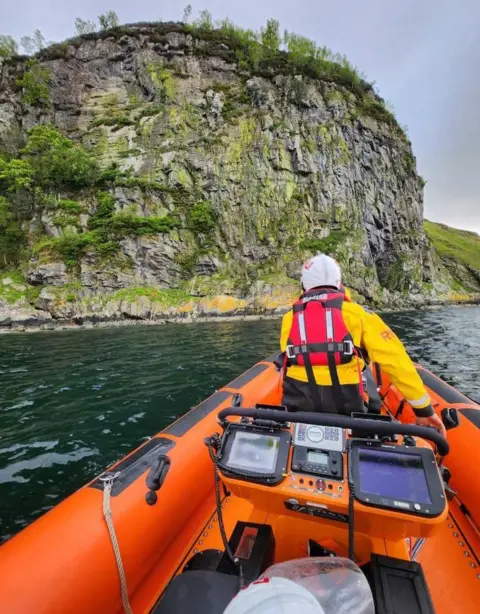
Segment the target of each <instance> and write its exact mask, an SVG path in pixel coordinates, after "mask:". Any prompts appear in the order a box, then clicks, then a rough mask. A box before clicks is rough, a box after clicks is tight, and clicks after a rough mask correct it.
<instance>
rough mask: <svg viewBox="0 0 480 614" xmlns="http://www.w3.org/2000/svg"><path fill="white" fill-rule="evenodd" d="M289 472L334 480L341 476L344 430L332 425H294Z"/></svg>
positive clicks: (339, 478)
mask: <svg viewBox="0 0 480 614" xmlns="http://www.w3.org/2000/svg"><path fill="white" fill-rule="evenodd" d="M294 446H295V447H294V449H293V455H292V471H296V472H297V473H305V474H308V475H316V476H321V477H326V478H331V479H334V480H341V479H342V478H343V462H342V452H343V451H344V450H345V431H344V430H343V429H341V428H337V427H333V426H316V425H313V424H296V425H295V433H294Z"/></svg>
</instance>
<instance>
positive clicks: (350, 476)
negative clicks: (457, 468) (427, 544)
mask: <svg viewBox="0 0 480 614" xmlns="http://www.w3.org/2000/svg"><path fill="white" fill-rule="evenodd" d="M233 415H237V416H242V420H241V421H240V422H233V421H229V420H227V416H233ZM219 418H220V419H221V420H222V421H223V422H222V424H223V426H224V432H223V436H222V440H221V445H220V449H219V451H218V455H217V465H218V468H219V470H220V472H221V473H222V476H223V481H224V482H225V484H226V486H227V488H228V489H229V490H230V491H231V492H232V493H233V494H236V495H238V496H240V497H243V498H245V499H248V500H250V501H251V502H252V503H253V504H254V505H255V507H256V508H257V509H264V510H266V511H269V512H274V513H278V514H290V515H295V516H297V517H298V516H299V515H300V514H302V515H309V516H311V517H316V518H322V519H324V520H325V521H328V522H334V523H348V522H349V516H351V515H352V513H353V508H352V505H353V501H351V499H353V500H354V510H355V525H356V530H358V531H360V532H362V531H365V532H368V534H369V535H371V536H373V537H379V538H385V539H386V538H388V539H401V538H403V537H407V536H412V537H413V536H418V537H426V536H428V535H430V534H431V533H432V532H433V531H434V530H435V528H436V527H437V526H438V525H439V524H440V523H441V522H442V521H443V520H444V519H445V517H446V514H447V503H446V496H445V491H444V488H443V482H442V479H441V477H440V473H439V470H438V467H437V462H436V458H435V455H434V453H433V451H432V449H431V447H430V446H429V445H428V444H427V442H426V441H425V440H424V439H427V438H428V439H430V440H433V441H434V442H435V443H436V444H437V446H438V449H439V452H441V453H442V454H445V453H446V452H448V444H447V443H446V441H445V440H444V439H443V438H442V437H440V435H439V434H438V433H437V432H434V431H433V430H432V429H428V428H424V427H417V426H413V425H403V424H400V423H394V422H383V421H378V422H377V421H374V420H370V419H362V418H350V417H346V416H339V415H328V414H311V413H308V414H307V413H286V412H282V411H275V410H255V409H243V408H242V409H240V408H231V409H229V410H223V411H222V412H221V413H220V415H219ZM307 420H308V421H307ZM352 433H353V434H354V435H356V436H355V437H352ZM412 435H416V436H417V439H413V437H412Z"/></svg>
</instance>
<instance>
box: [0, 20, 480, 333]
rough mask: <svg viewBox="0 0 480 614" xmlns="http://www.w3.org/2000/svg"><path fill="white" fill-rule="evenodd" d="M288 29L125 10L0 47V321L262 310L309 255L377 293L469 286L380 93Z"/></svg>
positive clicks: (380, 298) (474, 283)
mask: <svg viewBox="0 0 480 614" xmlns="http://www.w3.org/2000/svg"><path fill="white" fill-rule="evenodd" d="M242 37H243V38H242ZM292 40H293V42H292ZM292 40H291V41H290V42H289V43H288V44H287V47H288V48H289V49H290V52H289V53H285V52H281V51H278V41H274V42H273V43H269V46H268V45H267V46H266V45H265V44H262V43H261V42H258V40H256V41H255V40H250V39H248V40H247V39H246V38H245V33H242V31H240V30H238V29H235V28H233V26H231V25H228V24H226V25H224V26H223V27H222V29H221V30H217V31H215V30H212V29H211V28H207V27H198V26H196V27H195V26H186V25H183V24H153V25H152V24H137V25H132V26H125V27H122V28H115V29H113V30H110V31H107V32H102V33H99V34H89V35H86V36H83V37H79V38H77V39H73V40H71V41H67V42H65V43H62V44H60V45H55V46H53V47H50V48H48V49H46V50H44V51H43V52H42V53H41V54H40V56H39V57H37V58H33V59H28V60H27V59H25V58H23V59H22V58H14V59H12V60H11V61H9V62H6V63H4V64H3V66H2V67H0V71H1V72H0V256H1V259H2V261H3V264H4V267H5V268H4V273H3V274H2V276H1V280H0V284H1V287H0V301H1V303H0V308H1V312H2V313H3V315H0V320H1V321H2V322H3V324H4V325H5V326H12V325H13V326H15V324H16V323H19V322H21V323H26V324H29V323H31V324H41V323H43V324H46V325H47V327H48V326H50V325H51V323H52V322H54V321H71V322H76V323H84V322H87V321H92V320H94V321H101V320H122V319H152V320H164V319H169V318H178V317H181V318H189V317H192V316H193V317H197V316H199V315H200V316H201V315H222V314H224V313H231V314H237V315H242V314H248V313H252V314H253V313H255V314H262V313H274V312H275V311H280V310H282V309H283V308H285V306H286V305H288V303H289V302H290V301H291V300H292V299H293V297H294V296H296V294H297V293H298V271H299V267H300V265H301V263H302V261H303V260H304V259H305V258H307V257H308V256H310V255H312V254H314V253H316V252H318V251H325V252H328V253H331V254H333V255H334V256H335V257H336V258H337V259H338V261H339V262H340V263H341V265H342V267H343V270H344V278H345V283H346V284H347V285H349V286H350V287H351V288H352V289H353V290H354V295H355V297H356V298H357V300H360V301H367V302H368V303H370V304H374V305H377V306H390V307H401V306H405V305H412V304H415V305H421V304H424V303H425V302H426V301H430V302H435V301H439V300H445V299H447V298H448V297H449V296H450V295H451V293H452V291H455V292H456V293H457V294H462V295H467V294H472V293H473V292H475V291H478V290H479V286H480V282H479V280H478V278H475V276H473V277H472V278H471V279H470V278H468V283H467V280H466V278H465V277H464V276H463V275H462V276H458V275H457V272H456V269H455V267H453V266H448V264H446V263H445V262H442V261H441V260H440V259H439V256H440V257H443V255H442V254H439V255H437V254H436V253H435V251H434V249H433V248H432V245H431V243H430V241H429V239H428V237H427V236H426V234H425V232H424V227H423V197H422V191H423V180H422V179H421V178H420V177H419V176H418V175H417V172H416V169H415V159H414V157H413V154H412V150H411V145H410V143H409V141H408V139H407V138H406V137H405V135H404V133H403V131H402V130H401V129H400V128H399V126H398V125H397V123H396V122H395V120H394V118H393V116H392V114H391V113H390V112H389V111H388V109H387V108H386V107H385V105H384V103H383V101H382V99H381V98H379V97H378V95H377V94H376V93H375V92H374V90H373V89H372V87H371V86H370V85H369V84H367V83H366V82H365V81H363V80H362V79H360V77H358V75H357V74H356V72H355V71H354V70H353V69H352V68H351V66H350V65H349V64H348V62H346V60H345V59H343V60H341V61H340V63H336V62H334V61H333V60H332V58H328V57H327V56H325V57H323V58H322V57H320V56H319V54H318V53H317V52H315V55H312V56H311V57H310V56H308V53H306V52H305V51H304V50H302V51H301V52H300V50H299V49H300V47H299V45H298V40H297V41H296V40H294V39H292ZM299 40H300V39H299ZM263 43H265V40H263ZM312 53H313V52H312ZM312 58H313V59H312ZM427 232H429V228H428V227H427ZM429 234H430V233H429ZM431 238H432V239H433V236H431Z"/></svg>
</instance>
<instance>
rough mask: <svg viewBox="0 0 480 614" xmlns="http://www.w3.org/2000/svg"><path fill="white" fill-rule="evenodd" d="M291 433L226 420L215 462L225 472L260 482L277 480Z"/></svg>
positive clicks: (270, 482) (286, 457) (286, 456)
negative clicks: (227, 423)
mask: <svg viewBox="0 0 480 614" xmlns="http://www.w3.org/2000/svg"><path fill="white" fill-rule="evenodd" d="M290 441H291V436H290V432H289V431H287V430H270V429H265V428H259V427H252V426H251V425H248V424H242V423H234V424H229V426H228V428H227V430H226V431H225V434H224V437H223V440H222V447H221V450H220V454H219V461H218V466H219V468H220V469H221V470H222V472H223V473H224V474H225V475H229V476H231V477H235V478H238V479H243V480H247V481H253V482H255V481H258V482H261V483H263V484H267V485H272V484H278V483H279V482H281V481H282V480H283V479H284V477H285V471H286V468H287V459H288V452H289V449H290Z"/></svg>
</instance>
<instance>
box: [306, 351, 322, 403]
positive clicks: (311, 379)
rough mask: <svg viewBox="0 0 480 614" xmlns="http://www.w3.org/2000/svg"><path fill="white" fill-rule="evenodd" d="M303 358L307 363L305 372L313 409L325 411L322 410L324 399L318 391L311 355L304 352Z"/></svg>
mask: <svg viewBox="0 0 480 614" xmlns="http://www.w3.org/2000/svg"><path fill="white" fill-rule="evenodd" d="M302 356H303V360H304V362H305V371H306V372H307V379H308V388H309V390H310V394H311V395H312V401H313V408H314V410H315V411H324V409H323V408H322V398H321V396H320V392H319V391H318V385H317V382H316V380H315V374H314V372H313V367H312V361H311V360H310V354H309V353H308V352H303V353H302Z"/></svg>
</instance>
